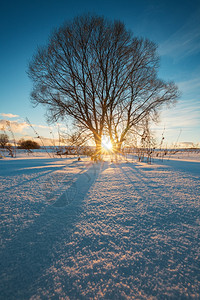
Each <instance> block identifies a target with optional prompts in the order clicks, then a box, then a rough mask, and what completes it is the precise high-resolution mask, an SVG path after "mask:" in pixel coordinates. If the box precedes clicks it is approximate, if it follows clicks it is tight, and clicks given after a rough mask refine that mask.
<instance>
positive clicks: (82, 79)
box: [28, 15, 178, 153]
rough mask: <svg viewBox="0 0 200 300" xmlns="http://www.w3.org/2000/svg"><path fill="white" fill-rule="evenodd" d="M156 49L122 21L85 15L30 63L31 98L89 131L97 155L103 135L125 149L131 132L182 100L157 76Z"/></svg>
mask: <svg viewBox="0 0 200 300" xmlns="http://www.w3.org/2000/svg"><path fill="white" fill-rule="evenodd" d="M158 61H159V58H158V55H157V52H156V45H155V44H154V43H153V42H151V41H149V40H147V39H140V38H137V37H133V34H132V33H131V32H130V31H128V30H127V29H126V28H125V26H124V24H123V23H122V22H120V21H114V22H112V21H109V20H107V19H105V18H104V17H99V16H95V15H83V16H78V17H76V18H74V19H73V21H72V22H68V23H66V24H65V25H64V26H62V27H60V28H59V29H57V30H55V31H54V33H53V34H52V36H51V38H50V40H49V43H48V45H47V46H45V47H41V48H39V49H38V50H37V53H36V55H34V57H33V58H32V61H31V62H30V64H29V68H28V75H29V77H30V78H31V79H32V81H33V83H34V84H33V91H32V94H31V99H32V101H33V103H34V104H36V105H37V104H39V103H41V104H43V105H45V106H46V108H47V112H48V118H49V120H50V121H56V120H58V119H59V118H65V117H66V116H70V117H71V118H72V119H73V120H75V121H76V124H78V126H79V127H81V128H82V129H84V130H85V131H88V132H89V133H90V134H91V135H92V137H93V139H94V141H95V143H96V151H97V153H98V152H100V150H101V139H102V135H103V134H104V133H105V132H107V134H109V135H110V138H111V140H112V143H113V145H115V149H116V150H119V149H120V147H121V145H122V143H123V141H124V140H125V139H126V134H127V132H128V131H129V130H130V129H131V128H132V127H134V126H135V125H137V124H138V123H139V122H140V121H141V120H142V119H143V118H145V117H146V116H147V115H148V117H149V116H153V115H154V116H155V113H156V112H157V111H158V109H159V108H160V107H161V106H162V104H164V103H172V102H173V101H174V100H175V99H176V98H177V96H178V91H177V88H176V86H175V85H174V84H173V83H165V82H163V81H162V80H159V79H158V78H157V69H158Z"/></svg>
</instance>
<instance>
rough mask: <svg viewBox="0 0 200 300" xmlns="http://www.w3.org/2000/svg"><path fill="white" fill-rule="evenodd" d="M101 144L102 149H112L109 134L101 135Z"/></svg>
mask: <svg viewBox="0 0 200 300" xmlns="http://www.w3.org/2000/svg"><path fill="white" fill-rule="evenodd" d="M101 146H102V148H103V149H104V151H108V152H109V151H111V150H112V143H111V140H110V138H109V136H103V137H102V141H101Z"/></svg>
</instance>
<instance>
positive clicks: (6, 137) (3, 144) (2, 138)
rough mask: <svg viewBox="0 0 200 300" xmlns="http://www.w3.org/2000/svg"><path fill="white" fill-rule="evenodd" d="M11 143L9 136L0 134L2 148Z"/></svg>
mask: <svg viewBox="0 0 200 300" xmlns="http://www.w3.org/2000/svg"><path fill="white" fill-rule="evenodd" d="M8 142H9V138H8V135H7V134H5V133H2V134H0V147H1V148H5V147H6V144H7V143H8Z"/></svg>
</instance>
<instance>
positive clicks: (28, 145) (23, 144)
mask: <svg viewBox="0 0 200 300" xmlns="http://www.w3.org/2000/svg"><path fill="white" fill-rule="evenodd" d="M18 144H19V146H18V148H19V149H26V150H30V149H40V145H39V144H38V143H37V142H34V141H32V140H26V141H24V140H21V141H19V143H18Z"/></svg>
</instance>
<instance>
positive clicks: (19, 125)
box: [0, 120, 28, 133]
mask: <svg viewBox="0 0 200 300" xmlns="http://www.w3.org/2000/svg"><path fill="white" fill-rule="evenodd" d="M9 127H10V128H11V130H12V131H13V132H14V133H15V132H20V133H21V132H22V131H23V130H24V129H25V128H27V127H28V124H27V123H26V122H17V121H8V120H0V130H3V129H5V130H8V129H9Z"/></svg>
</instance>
